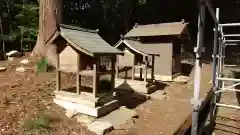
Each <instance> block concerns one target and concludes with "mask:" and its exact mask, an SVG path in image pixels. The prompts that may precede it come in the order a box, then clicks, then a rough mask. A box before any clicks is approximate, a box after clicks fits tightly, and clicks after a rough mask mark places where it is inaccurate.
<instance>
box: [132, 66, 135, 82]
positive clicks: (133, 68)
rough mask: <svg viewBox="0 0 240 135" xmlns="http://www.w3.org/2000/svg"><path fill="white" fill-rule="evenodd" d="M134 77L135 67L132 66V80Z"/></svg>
mask: <svg viewBox="0 0 240 135" xmlns="http://www.w3.org/2000/svg"><path fill="white" fill-rule="evenodd" d="M134 79H135V67H134V66H132V80H134Z"/></svg>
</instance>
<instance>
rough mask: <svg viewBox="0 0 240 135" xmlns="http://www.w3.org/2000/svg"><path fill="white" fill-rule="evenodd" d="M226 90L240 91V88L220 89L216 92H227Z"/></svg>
mask: <svg viewBox="0 0 240 135" xmlns="http://www.w3.org/2000/svg"><path fill="white" fill-rule="evenodd" d="M226 91H230V92H240V90H238V89H220V90H218V91H216V92H215V94H217V93H220V92H226Z"/></svg>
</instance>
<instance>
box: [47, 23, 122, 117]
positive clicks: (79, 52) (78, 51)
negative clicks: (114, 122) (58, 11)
mask: <svg viewBox="0 0 240 135" xmlns="http://www.w3.org/2000/svg"><path fill="white" fill-rule="evenodd" d="M51 42H52V43H55V44H56V45H57V48H58V49H57V50H58V55H57V63H56V70H57V74H56V91H55V94H56V98H55V99H54V102H55V103H57V104H58V105H60V106H62V107H64V108H66V109H68V110H72V111H77V112H80V113H85V114H88V115H91V116H95V117H99V116H100V115H103V114H105V113H107V112H109V111H111V110H113V109H115V108H116V107H117V104H118V103H117V101H116V100H114V99H113V98H109V96H113V95H112V94H113V91H112V90H113V89H114V84H115V82H114V81H115V62H116V56H117V55H120V54H122V52H121V51H119V50H117V49H116V48H114V47H112V46H110V45H109V44H108V43H107V42H105V41H104V40H103V39H102V38H101V37H100V36H99V35H98V32H97V31H95V30H88V29H82V28H79V27H73V26H68V25H60V32H59V33H57V34H56V36H54V38H53V39H51ZM61 54H64V55H62V56H61ZM66 54H68V55H66ZM73 56H76V58H74V57H73ZM104 56H107V57H109V58H110V59H111V60H110V65H111V66H110V67H108V68H101V67H100V63H101V61H100V59H101V57H104ZM61 61H63V62H61ZM73 67H74V68H73ZM68 69H69V70H68ZM62 71H63V72H75V73H76V89H75V92H74V93H73V92H69V91H67V90H65V91H63V90H62V89H61V84H60V79H61V78H60V73H61V72H62ZM84 76H88V77H90V78H92V87H91V91H88V92H89V93H90V94H89V93H88V94H86V92H85V89H86V88H85V87H82V84H81V82H82V81H81V79H82V77H84ZM101 76H108V77H110V85H111V86H110V90H102V89H100V77H101ZM104 98H106V99H108V100H104ZM110 99H111V100H110Z"/></svg>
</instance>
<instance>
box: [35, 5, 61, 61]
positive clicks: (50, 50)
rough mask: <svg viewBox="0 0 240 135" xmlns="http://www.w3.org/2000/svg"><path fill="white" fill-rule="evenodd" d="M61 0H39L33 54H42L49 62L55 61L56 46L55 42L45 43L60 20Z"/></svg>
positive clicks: (55, 29)
mask: <svg viewBox="0 0 240 135" xmlns="http://www.w3.org/2000/svg"><path fill="white" fill-rule="evenodd" d="M61 7H62V2H61V0H39V29H38V31H39V32H38V38H37V43H36V46H35V48H34V49H33V52H32V53H33V55H35V56H43V57H46V58H47V59H49V61H50V62H55V61H56V53H57V47H56V45H55V44H45V43H46V41H47V40H49V39H50V38H51V37H52V36H53V35H54V33H55V32H56V31H57V25H58V24H59V23H60V21H61Z"/></svg>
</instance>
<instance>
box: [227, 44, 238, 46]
mask: <svg viewBox="0 0 240 135" xmlns="http://www.w3.org/2000/svg"><path fill="white" fill-rule="evenodd" d="M225 45H226V46H234V45H239V44H225Z"/></svg>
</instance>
